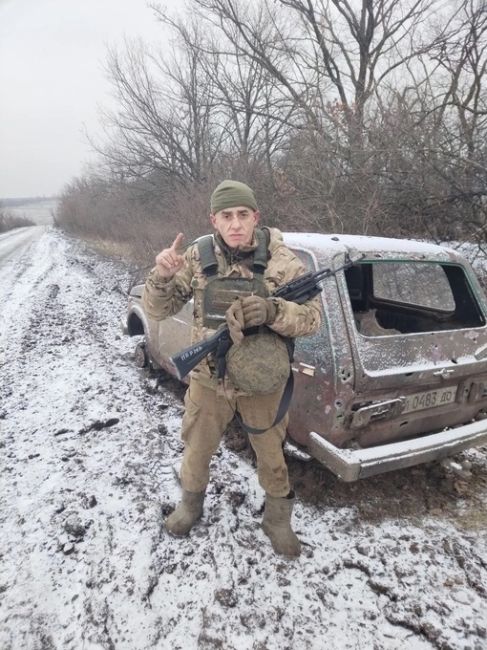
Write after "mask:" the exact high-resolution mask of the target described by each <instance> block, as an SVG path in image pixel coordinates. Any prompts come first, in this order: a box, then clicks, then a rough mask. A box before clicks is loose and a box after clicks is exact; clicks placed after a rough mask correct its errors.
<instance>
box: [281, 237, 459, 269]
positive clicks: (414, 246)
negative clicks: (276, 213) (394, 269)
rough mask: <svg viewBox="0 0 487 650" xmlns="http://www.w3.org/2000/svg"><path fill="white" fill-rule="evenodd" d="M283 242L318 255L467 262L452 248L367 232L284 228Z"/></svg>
mask: <svg viewBox="0 0 487 650" xmlns="http://www.w3.org/2000/svg"><path fill="white" fill-rule="evenodd" d="M283 237H284V242H285V244H286V245H287V246H291V247H292V248H303V249H306V250H309V251H311V252H312V253H314V254H315V255H316V256H317V257H323V256H325V257H333V256H335V255H337V254H339V253H346V252H350V251H354V252H355V251H356V252H358V253H364V254H365V258H364V259H417V260H434V261H444V262H461V263H464V262H465V259H464V257H463V256H462V255H461V254H460V253H458V252H456V251H455V250H453V249H450V248H447V247H446V246H439V245H437V244H430V243H428V242H421V241H415V240H413V239H394V238H389V237H369V236H366V235H341V234H326V235H324V234H320V233H311V232H305V233H303V232H285V233H283Z"/></svg>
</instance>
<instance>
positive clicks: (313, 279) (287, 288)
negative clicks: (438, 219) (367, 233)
mask: <svg viewBox="0 0 487 650" xmlns="http://www.w3.org/2000/svg"><path fill="white" fill-rule="evenodd" d="M362 258H363V255H358V256H357V257H355V258H354V259H352V258H351V257H350V254H349V253H346V254H345V260H346V261H345V264H342V266H339V267H338V268H335V269H332V268H327V269H321V270H320V271H315V272H313V271H308V272H307V273H305V274H304V275H302V276H300V277H299V278H296V280H291V281H290V282H287V283H286V284H284V285H283V286H282V287H279V289H276V291H274V293H273V294H272V297H273V298H284V300H289V301H290V302H295V303H297V304H298V305H302V304H303V303H305V302H307V301H308V300H311V298H314V297H315V296H317V295H318V294H319V293H320V292H321V290H322V287H320V282H321V281H322V280H324V279H325V278H327V277H329V276H330V275H335V274H336V273H338V272H339V271H344V270H346V269H348V268H350V267H351V266H353V265H354V264H355V263H356V262H357V261H359V260H360V259H362ZM251 329H253V328H251ZM245 332H246V330H244V334H245ZM231 345H232V339H231V338H230V334H229V331H228V327H227V325H226V323H223V324H222V325H220V327H219V328H218V329H217V330H216V332H215V333H214V334H213V335H212V336H210V337H209V338H208V339H205V340H204V341H199V342H198V343H194V344H193V345H190V346H189V347H187V348H184V350H181V352H179V353H178V354H175V355H174V356H173V357H171V361H172V363H173V365H174V366H175V368H176V371H177V376H178V378H179V379H182V378H183V377H185V376H186V375H187V374H188V373H189V372H191V370H193V368H194V367H195V366H197V365H198V363H200V361H202V360H203V359H204V358H205V357H206V356H207V355H208V354H211V353H216V356H217V357H220V358H222V357H223V356H224V355H225V354H226V352H227V351H228V349H229V348H230V346H231Z"/></svg>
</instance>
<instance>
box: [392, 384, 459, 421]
mask: <svg viewBox="0 0 487 650" xmlns="http://www.w3.org/2000/svg"><path fill="white" fill-rule="evenodd" d="M456 393H457V387H456V386H449V387H448V388H437V389H436V390H425V391H423V392H422V393H413V394H412V395H408V396H407V397H406V400H405V406H404V409H403V410H402V411H401V415H402V414H404V413H412V412H413V411H423V410H424V409H431V408H436V407H438V406H447V405H448V404H453V402H454V401H455V395H456Z"/></svg>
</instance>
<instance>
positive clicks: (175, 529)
mask: <svg viewBox="0 0 487 650" xmlns="http://www.w3.org/2000/svg"><path fill="white" fill-rule="evenodd" d="M204 498H205V493H204V492H188V491H187V490H183V496H182V498H181V501H180V502H179V503H178V505H177V507H176V510H174V512H172V513H171V514H170V515H169V517H168V518H167V519H166V521H165V526H166V530H167V531H168V532H169V533H171V534H172V535H177V536H178V537H180V536H183V535H187V534H188V533H189V531H190V530H191V528H192V527H193V526H194V524H195V523H196V522H197V521H198V519H201V515H202V514H203V500H204Z"/></svg>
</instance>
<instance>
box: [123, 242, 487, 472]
mask: <svg viewBox="0 0 487 650" xmlns="http://www.w3.org/2000/svg"><path fill="white" fill-rule="evenodd" d="M284 241H285V243H286V244H287V246H288V247H289V248H290V249H291V250H293V251H294V253H295V254H296V255H297V256H298V257H299V258H300V259H301V260H302V262H303V263H304V265H305V267H306V269H307V270H308V271H317V270H320V269H326V268H332V269H333V268H338V267H339V266H340V264H343V261H344V260H345V259H349V258H350V254H351V251H354V252H358V253H359V254H360V259H359V260H358V261H356V262H355V263H354V264H353V266H351V267H350V268H347V269H345V270H341V271H339V272H337V273H334V274H331V275H329V276H328V277H326V278H325V279H324V280H323V281H322V283H321V286H322V288H323V290H322V292H321V302H322V310H323V318H322V325H321V329H320V330H319V332H317V333H316V334H314V335H312V336H307V337H300V338H298V339H297V340H296V348H295V354H294V361H293V364H292V370H293V373H294V394H293V398H292V401H291V406H290V410H289V416H290V417H289V425H288V438H289V441H288V447H289V448H291V449H293V450H294V451H295V452H297V453H300V452H301V453H302V454H303V455H306V454H307V455H308V456H311V457H313V458H316V459H317V460H318V461H320V462H321V463H322V464H323V465H325V466H326V467H327V468H328V469H329V470H331V471H332V472H333V473H335V474H336V475H337V476H339V477H340V478H341V479H343V480H345V481H354V480H356V479H359V478H364V477H367V476H372V475H374V474H378V473H381V472H386V471H389V470H393V469H398V468H402V467H408V466H411V465H415V464H419V463H424V462H429V461H433V460H438V459H443V458H445V457H447V456H451V455H452V454H455V453H458V452H459V451H462V450H464V449H467V448H469V447H474V446H479V445H482V444H484V443H485V442H487V420H485V418H486V417H487V327H486V318H487V300H486V297H485V294H484V292H483V290H482V288H481V285H480V283H479V281H478V279H477V277H476V275H475V273H474V271H473V269H472V267H471V265H470V264H469V263H468V262H467V260H466V259H465V258H464V257H463V256H462V255H460V254H459V253H458V252H456V251H455V250H453V249H449V248H446V247H443V246H437V245H434V244H429V243H423V242H416V241H410V240H401V239H388V238H381V237H368V236H354V235H323V234H316V233H285V234H284ZM142 290H143V285H137V286H135V287H134V288H133V289H132V291H131V293H130V298H129V305H128V312H127V318H126V322H125V326H124V330H125V332H126V333H127V334H129V335H131V336H136V335H138V336H143V339H142V340H141V341H139V343H138V344H137V347H136V351H135V360H136V363H137V364H138V365H139V366H141V367H142V366H145V365H148V364H151V365H152V366H153V367H155V368H163V369H165V370H166V371H168V372H169V373H171V374H173V375H176V371H175V368H174V365H173V364H172V362H171V357H172V356H173V355H174V354H176V353H178V352H180V351H181V350H182V349H183V348H185V347H187V346H188V345H189V344H190V334H191V321H192V309H193V305H192V301H190V302H189V303H187V304H186V305H185V307H184V308H183V309H182V310H181V311H180V312H179V313H178V314H176V315H175V316H173V317H171V318H168V319H166V320H164V321H160V322H159V321H154V320H152V319H150V318H148V316H147V314H146V313H145V312H144V308H143V305H142V301H141V296H142ZM484 420H485V421H484Z"/></svg>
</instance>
